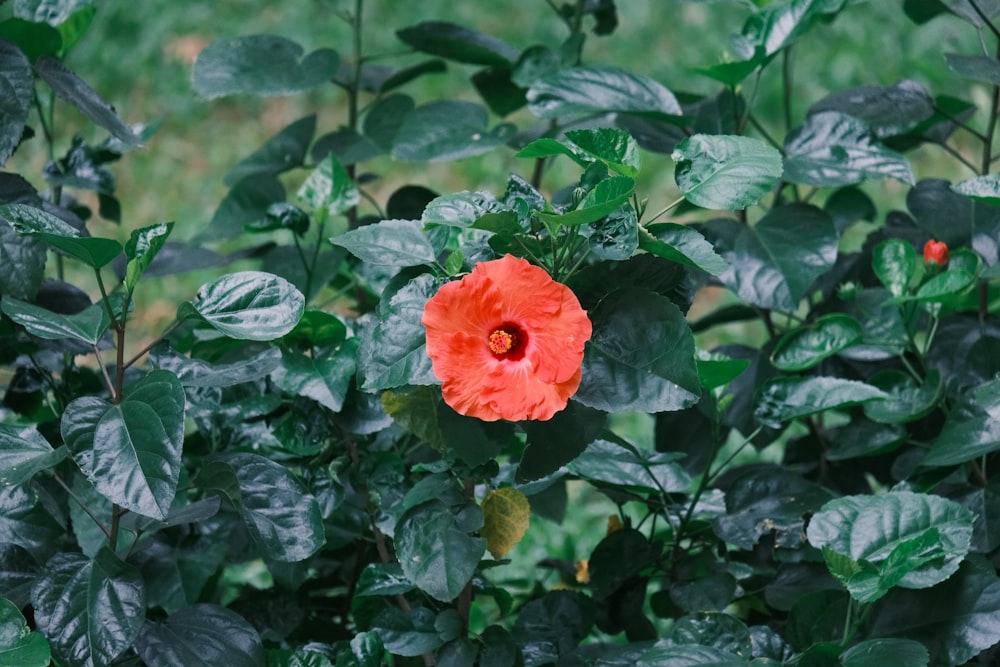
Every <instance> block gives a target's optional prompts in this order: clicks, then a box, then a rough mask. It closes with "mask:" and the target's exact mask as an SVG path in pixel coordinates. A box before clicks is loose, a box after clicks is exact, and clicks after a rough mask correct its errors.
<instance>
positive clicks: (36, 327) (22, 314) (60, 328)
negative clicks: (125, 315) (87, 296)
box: [0, 296, 111, 345]
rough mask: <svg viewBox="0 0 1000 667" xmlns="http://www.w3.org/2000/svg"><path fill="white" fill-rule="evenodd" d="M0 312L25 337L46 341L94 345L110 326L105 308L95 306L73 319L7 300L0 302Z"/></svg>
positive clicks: (98, 304) (5, 298)
mask: <svg viewBox="0 0 1000 667" xmlns="http://www.w3.org/2000/svg"><path fill="white" fill-rule="evenodd" d="M0 310H3V312H4V314H5V315H7V317H9V318H10V319H12V320H13V321H15V322H17V323H18V324H20V325H21V326H22V327H24V328H25V329H26V330H27V331H28V333H30V334H31V335H33V336H38V337H39V338H45V339H47V340H62V339H65V338H70V339H73V340H79V341H83V342H84V343H87V344H89V345H96V344H97V342H98V341H99V340H101V338H102V337H103V336H104V334H105V332H106V331H107V330H108V327H109V326H111V317H110V315H108V309H107V306H106V305H105V304H103V303H95V304H93V305H92V306H88V307H87V308H84V309H83V310H81V311H80V312H78V313H76V314H75V315H60V314H59V313H54V312H52V311H51V310H47V309H45V308H41V307H39V306H35V305H33V304H30V303H27V302H25V301H20V300H18V299H13V298H10V297H7V296H4V297H2V299H0Z"/></svg>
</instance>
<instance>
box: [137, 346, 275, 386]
mask: <svg viewBox="0 0 1000 667" xmlns="http://www.w3.org/2000/svg"><path fill="white" fill-rule="evenodd" d="M150 361H152V363H153V366H154V367H156V368H160V369H163V370H167V371H170V372H171V373H173V374H174V375H176V376H177V379H178V380H179V381H180V383H181V386H184V387H231V386H233V385H236V384H241V383H243V382H252V381H253V380H258V379H260V378H262V377H265V376H266V375H269V374H270V373H271V371H273V370H274V369H275V368H277V367H278V366H279V365H280V364H281V350H279V349H278V348H268V349H266V350H264V351H262V352H260V353H258V354H255V355H253V356H251V357H247V358H246V359H243V360H240V361H233V362H231V363H228V364H212V363H209V362H207V361H202V360H200V359H190V358H188V357H186V356H183V355H180V354H177V353H176V352H173V351H172V350H171V349H170V348H169V347H168V346H167V345H166V344H162V343H161V344H159V345H157V346H155V347H153V348H152V349H151V350H150Z"/></svg>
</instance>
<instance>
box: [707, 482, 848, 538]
mask: <svg viewBox="0 0 1000 667" xmlns="http://www.w3.org/2000/svg"><path fill="white" fill-rule="evenodd" d="M832 497H833V493H831V492H830V491H829V490H827V489H825V488H823V487H822V486H820V485H819V484H816V483H815V482H810V481H809V480H807V479H804V478H803V477H801V476H799V475H798V474H797V473H795V472H792V471H790V470H787V469H783V468H778V467H776V466H761V467H756V468H750V469H749V470H747V471H746V472H744V473H743V474H741V475H740V476H738V477H737V478H736V479H735V480H734V481H733V482H732V483H731V484H730V486H729V488H728V489H726V496H725V500H726V513H725V514H722V515H720V516H718V517H716V518H715V519H714V521H713V525H712V528H713V529H714V531H715V534H716V535H718V536H719V537H720V538H722V539H723V540H724V541H725V542H727V543H729V544H733V545H735V546H737V547H739V548H740V549H745V550H750V549H753V548H754V545H755V544H757V542H758V541H759V540H760V539H761V538H762V537H763V536H765V535H770V534H772V533H773V535H774V541H775V544H776V545H777V546H780V547H790V548H793V549H798V548H800V547H802V546H803V543H804V542H805V531H804V526H805V517H806V516H808V515H810V514H812V513H813V512H815V511H817V510H818V509H819V508H820V507H822V506H823V505H824V504H825V503H826V502H828V501H829V500H830V499H831V498H832Z"/></svg>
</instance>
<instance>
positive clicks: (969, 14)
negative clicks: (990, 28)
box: [940, 0, 1000, 27]
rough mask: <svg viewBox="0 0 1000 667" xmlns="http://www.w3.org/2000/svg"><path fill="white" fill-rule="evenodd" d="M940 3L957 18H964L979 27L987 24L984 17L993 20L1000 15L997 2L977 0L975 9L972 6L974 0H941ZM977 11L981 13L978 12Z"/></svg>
mask: <svg viewBox="0 0 1000 667" xmlns="http://www.w3.org/2000/svg"><path fill="white" fill-rule="evenodd" d="M940 2H941V3H942V4H944V5H945V6H946V7H948V9H950V10H951V11H952V12H953V13H954V14H955V15H956V16H960V17H962V18H963V19H965V20H966V21H968V22H969V23H971V24H972V25H974V26H977V27H978V26H982V25H984V24H985V22H984V20H983V16H984V15H985V16H986V18H987V19H991V18H993V17H994V16H996V15H997V14H1000V2H997V0H975V2H976V5H975V7H974V6H973V5H972V0H940ZM977 9H978V10H979V11H976V10H977Z"/></svg>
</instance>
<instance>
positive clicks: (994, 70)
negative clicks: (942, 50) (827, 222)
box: [944, 53, 1000, 85]
mask: <svg viewBox="0 0 1000 667" xmlns="http://www.w3.org/2000/svg"><path fill="white" fill-rule="evenodd" d="M944 59H945V62H946V63H948V69H950V70H951V71H952V72H954V73H955V74H957V75H959V76H960V77H963V78H966V79H971V80H973V81H981V82H983V83H990V84H994V85H1000V61H997V59H996V58H994V57H992V56H984V55H978V56H968V55H962V54H959V53H946V54H944Z"/></svg>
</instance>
